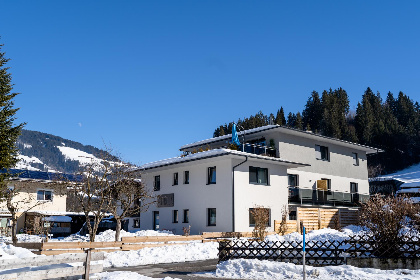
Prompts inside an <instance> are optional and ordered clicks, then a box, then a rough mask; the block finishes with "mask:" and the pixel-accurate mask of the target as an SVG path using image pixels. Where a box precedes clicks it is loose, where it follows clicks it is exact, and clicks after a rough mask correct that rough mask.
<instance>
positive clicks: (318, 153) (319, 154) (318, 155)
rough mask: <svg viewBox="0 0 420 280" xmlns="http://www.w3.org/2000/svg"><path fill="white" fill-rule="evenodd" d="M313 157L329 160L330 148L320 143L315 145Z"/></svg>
mask: <svg viewBox="0 0 420 280" xmlns="http://www.w3.org/2000/svg"><path fill="white" fill-rule="evenodd" d="M323 150H324V154H325V158H323V156H322V155H323V152H322V151H323ZM315 158H316V159H317V160H322V161H330V149H329V148H328V146H322V145H317V144H316V145H315Z"/></svg>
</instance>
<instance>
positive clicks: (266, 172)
mask: <svg viewBox="0 0 420 280" xmlns="http://www.w3.org/2000/svg"><path fill="white" fill-rule="evenodd" d="M251 169H255V174H256V175H255V178H256V180H257V181H256V182H251ZM260 170H264V171H265V176H266V178H265V179H266V183H258V181H259V180H258V174H259V171H260ZM248 174H249V176H248V177H249V183H250V184H253V185H263V186H269V185H270V181H269V178H270V176H269V175H268V168H264V167H256V166H250V167H249V169H248Z"/></svg>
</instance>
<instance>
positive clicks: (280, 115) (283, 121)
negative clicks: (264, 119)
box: [274, 107, 286, 125]
mask: <svg viewBox="0 0 420 280" xmlns="http://www.w3.org/2000/svg"><path fill="white" fill-rule="evenodd" d="M274 122H275V123H276V124H278V125H286V118H285V117H284V109H283V107H280V110H278V111H277V115H276V119H275V121H274Z"/></svg>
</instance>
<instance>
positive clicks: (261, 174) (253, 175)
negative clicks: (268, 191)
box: [249, 166, 268, 185]
mask: <svg viewBox="0 0 420 280" xmlns="http://www.w3.org/2000/svg"><path fill="white" fill-rule="evenodd" d="M249 183H250V184H260V185H268V169H267V168H260V167H253V166H250V167H249Z"/></svg>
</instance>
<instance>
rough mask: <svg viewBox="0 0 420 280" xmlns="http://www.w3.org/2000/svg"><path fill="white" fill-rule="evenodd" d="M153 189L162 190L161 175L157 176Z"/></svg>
mask: <svg viewBox="0 0 420 280" xmlns="http://www.w3.org/2000/svg"><path fill="white" fill-rule="evenodd" d="M153 190H155V191H160V175H157V176H155V180H154V181H153Z"/></svg>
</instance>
